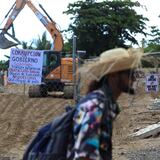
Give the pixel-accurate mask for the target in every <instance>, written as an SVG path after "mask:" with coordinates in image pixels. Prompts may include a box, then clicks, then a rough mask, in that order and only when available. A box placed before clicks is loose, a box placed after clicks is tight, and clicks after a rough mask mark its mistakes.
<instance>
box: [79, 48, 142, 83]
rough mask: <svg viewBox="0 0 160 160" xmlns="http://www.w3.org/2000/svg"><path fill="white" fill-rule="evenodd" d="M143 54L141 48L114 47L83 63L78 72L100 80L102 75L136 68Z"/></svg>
mask: <svg viewBox="0 0 160 160" xmlns="http://www.w3.org/2000/svg"><path fill="white" fill-rule="evenodd" d="M142 55H143V51H142V49H133V48H130V49H124V48H115V49H111V50H107V51H105V52H103V53H101V55H100V57H99V60H97V61H95V62H94V63H93V64H89V65H87V64H85V65H84V66H83V67H81V68H80V70H79V72H80V73H81V74H83V75H84V76H86V78H87V77H89V78H90V79H92V80H93V79H95V80H100V79H101V78H102V77H103V76H104V75H107V74H110V73H114V72H118V71H123V70H127V69H132V68H137V67H138V66H139V64H140V60H141V57H142Z"/></svg>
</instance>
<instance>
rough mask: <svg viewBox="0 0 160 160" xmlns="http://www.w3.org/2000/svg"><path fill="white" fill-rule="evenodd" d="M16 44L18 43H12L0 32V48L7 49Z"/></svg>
mask: <svg viewBox="0 0 160 160" xmlns="http://www.w3.org/2000/svg"><path fill="white" fill-rule="evenodd" d="M16 45H18V43H14V42H12V41H10V40H8V39H7V38H6V37H5V36H4V34H3V33H0V48H1V49H8V48H11V47H13V46H16Z"/></svg>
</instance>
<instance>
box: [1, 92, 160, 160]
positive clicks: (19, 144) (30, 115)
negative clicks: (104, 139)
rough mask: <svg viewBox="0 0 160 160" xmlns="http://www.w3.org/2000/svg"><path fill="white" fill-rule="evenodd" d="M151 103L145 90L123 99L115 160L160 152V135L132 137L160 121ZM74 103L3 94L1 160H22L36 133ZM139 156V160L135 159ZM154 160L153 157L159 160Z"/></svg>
mask: <svg viewBox="0 0 160 160" xmlns="http://www.w3.org/2000/svg"><path fill="white" fill-rule="evenodd" d="M152 99H153V96H151V95H150V94H146V93H145V92H144V91H143V90H139V92H138V94H137V96H135V97H129V96H128V95H122V96H121V97H120V99H119V103H120V105H121V106H123V107H121V113H120V115H119V116H118V118H117V119H116V121H115V123H114V130H113V131H114V132H113V157H114V158H113V159H114V160H130V159H131V160H134V159H135V160H143V159H144V160H149V159H147V158H144V157H142V158H140V156H142V155H143V156H144V155H148V156H149V155H150V153H151V149H154V148H156V149H158V148H160V138H159V136H158V135H157V137H150V138H148V139H141V140H140V139H134V138H131V137H130V134H131V133H133V132H135V131H137V130H139V129H141V128H143V127H145V126H147V125H149V124H153V123H156V122H158V121H159V120H160V111H159V110H152V111H151V110H149V109H148V105H149V104H151V103H152V101H151V100H152ZM72 103H73V101H72V100H65V99H61V98H53V97H52V96H50V97H47V98H28V96H27V95H22V94H15V93H14V94H13V93H0V113H1V116H0V159H1V157H7V156H9V157H12V156H13V157H15V159H17V160H20V159H21V157H22V154H23V152H24V149H25V147H26V144H27V143H28V142H29V140H30V139H31V137H32V136H33V135H34V134H35V133H36V131H37V129H38V128H39V127H40V126H42V125H43V124H45V123H46V122H48V121H50V120H51V119H53V117H54V116H56V115H58V114H60V113H62V112H64V108H65V106H66V105H67V104H72ZM141 150H145V151H141ZM148 150H149V151H150V152H149V151H148ZM154 151H155V150H154ZM138 153H139V157H138V158H139V159H138V158H137V159H136V158H133V157H135V156H137V155H138ZM141 153H143V154H141ZM154 155H155V154H154V152H153V156H154ZM156 156H157V155H156ZM155 158H156V157H152V159H154V160H156V159H155ZM158 159H160V158H159V157H158V158H157V160H158Z"/></svg>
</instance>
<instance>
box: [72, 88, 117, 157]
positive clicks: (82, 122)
mask: <svg viewBox="0 0 160 160" xmlns="http://www.w3.org/2000/svg"><path fill="white" fill-rule="evenodd" d="M105 95H106V94H104V92H103V91H101V90H96V91H94V92H92V93H90V94H88V95H87V96H85V98H83V99H82V100H81V101H80V103H79V104H78V105H77V109H76V112H75V115H74V138H75V143H74V160H77V159H79V158H82V157H88V158H90V159H91V160H111V159H112V140H111V138H112V121H113V119H114V118H115V117H116V115H117V114H118V113H119V107H118V105H117V103H116V102H114V101H113V99H112V98H111V96H110V94H107V95H108V96H105ZM104 112H105V113H104Z"/></svg>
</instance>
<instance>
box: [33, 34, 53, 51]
mask: <svg viewBox="0 0 160 160" xmlns="http://www.w3.org/2000/svg"><path fill="white" fill-rule="evenodd" d="M34 45H35V49H36V50H49V49H51V47H52V44H51V42H50V41H48V40H47V35H46V32H44V33H43V34H42V37H40V36H39V37H38V39H37V40H35V42H34Z"/></svg>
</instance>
